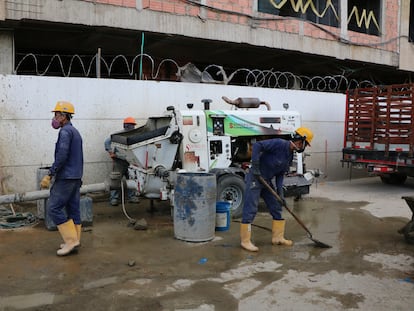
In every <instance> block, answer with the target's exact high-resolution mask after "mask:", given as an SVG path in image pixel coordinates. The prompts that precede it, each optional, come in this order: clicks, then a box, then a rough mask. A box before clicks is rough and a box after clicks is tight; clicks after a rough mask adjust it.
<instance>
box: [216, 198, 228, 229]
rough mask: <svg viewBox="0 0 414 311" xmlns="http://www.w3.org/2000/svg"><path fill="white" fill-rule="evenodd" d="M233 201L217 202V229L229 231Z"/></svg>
mask: <svg viewBox="0 0 414 311" xmlns="http://www.w3.org/2000/svg"><path fill="white" fill-rule="evenodd" d="M230 211H231V203H230V202H220V201H219V202H217V203H216V231H227V230H229V228H230V219H231V214H230Z"/></svg>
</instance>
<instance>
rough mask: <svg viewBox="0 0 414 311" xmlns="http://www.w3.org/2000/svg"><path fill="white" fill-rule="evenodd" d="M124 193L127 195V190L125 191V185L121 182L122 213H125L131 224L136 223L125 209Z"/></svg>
mask: <svg viewBox="0 0 414 311" xmlns="http://www.w3.org/2000/svg"><path fill="white" fill-rule="evenodd" d="M124 193H125V190H124V183H123V182H122V181H121V204H122V211H123V212H124V215H125V216H126V218H128V219H129V221H130V222H131V223H136V221H137V220H136V219H134V218H132V217H130V216H129V215H128V213H127V211H126V209H125V197H124Z"/></svg>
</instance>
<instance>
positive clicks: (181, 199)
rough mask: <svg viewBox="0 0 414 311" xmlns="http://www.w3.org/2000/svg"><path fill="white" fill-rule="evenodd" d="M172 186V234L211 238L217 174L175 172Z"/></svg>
mask: <svg viewBox="0 0 414 311" xmlns="http://www.w3.org/2000/svg"><path fill="white" fill-rule="evenodd" d="M174 190H175V191H174V236H175V238H177V239H179V240H184V241H189V242H204V241H209V240H212V239H213V238H214V232H215V225H216V197H217V189H216V176H215V175H214V174H211V173H178V174H177V179H176V183H175V188H174Z"/></svg>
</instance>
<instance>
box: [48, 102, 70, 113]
mask: <svg viewBox="0 0 414 311" xmlns="http://www.w3.org/2000/svg"><path fill="white" fill-rule="evenodd" d="M52 112H65V113H70V114H75V108H74V107H73V105H72V104H71V103H70V102H65V101H58V102H57V103H56V106H55V109H53V110H52Z"/></svg>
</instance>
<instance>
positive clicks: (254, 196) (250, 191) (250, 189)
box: [242, 172, 283, 224]
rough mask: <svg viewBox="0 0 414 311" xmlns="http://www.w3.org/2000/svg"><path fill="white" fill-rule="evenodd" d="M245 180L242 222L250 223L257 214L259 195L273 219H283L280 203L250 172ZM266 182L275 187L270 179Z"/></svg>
mask: <svg viewBox="0 0 414 311" xmlns="http://www.w3.org/2000/svg"><path fill="white" fill-rule="evenodd" d="M245 182H246V190H245V192H244V195H245V198H244V206H243V215H242V223H243V224H251V223H252V222H253V220H254V218H255V217H256V214H257V210H258V206H259V200H260V197H262V198H263V200H264V202H265V203H266V206H267V208H268V209H269V212H270V215H272V217H273V219H274V220H281V219H283V218H282V206H281V205H280V203H279V202H278V201H277V200H276V198H275V197H274V196H273V194H272V193H271V192H269V190H267V189H266V188H265V186H263V185H262V183H261V182H260V181H259V180H258V179H257V178H256V177H255V176H254V175H253V174H252V173H251V172H250V173H248V174H247V175H246V179H245ZM266 182H267V183H268V184H269V185H270V186H271V187H272V188H273V189H274V188H275V187H274V186H273V183H272V182H271V181H270V180H266Z"/></svg>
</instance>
